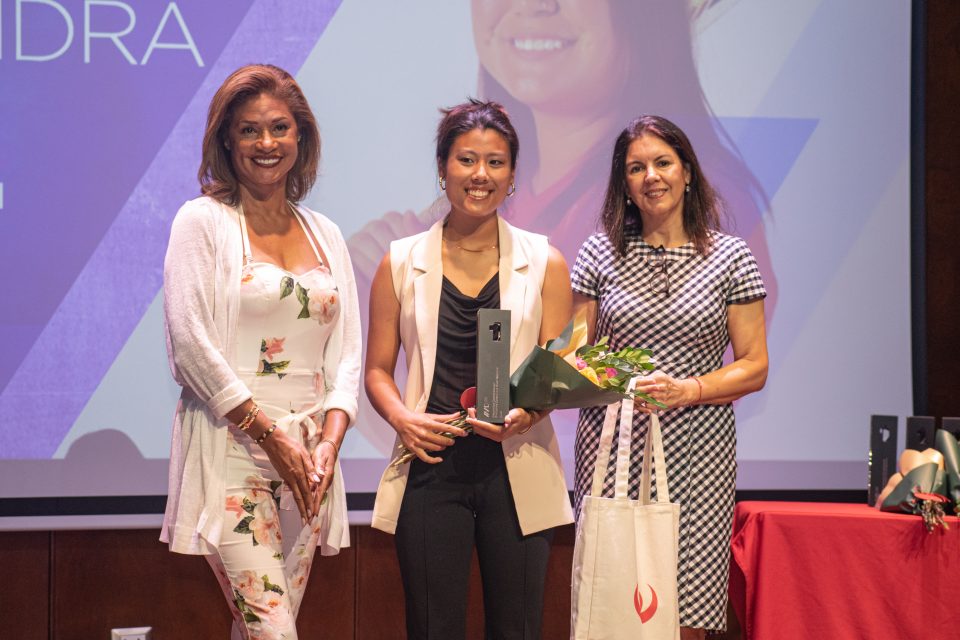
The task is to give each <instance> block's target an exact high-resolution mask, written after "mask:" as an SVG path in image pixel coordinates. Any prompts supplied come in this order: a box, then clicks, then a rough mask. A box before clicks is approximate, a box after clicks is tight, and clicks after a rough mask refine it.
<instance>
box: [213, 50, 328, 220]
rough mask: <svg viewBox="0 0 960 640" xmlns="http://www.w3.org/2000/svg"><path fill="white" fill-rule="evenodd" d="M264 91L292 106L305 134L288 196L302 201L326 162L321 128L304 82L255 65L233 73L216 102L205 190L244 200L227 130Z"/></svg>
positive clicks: (233, 202) (232, 201)
mask: <svg viewBox="0 0 960 640" xmlns="http://www.w3.org/2000/svg"><path fill="white" fill-rule="evenodd" d="M264 93H265V94H267V95H270V96H273V97H274V98H277V99H278V100H281V101H283V103H284V104H285V105H287V108H288V109H290V113H291V114H292V115H293V119H294V120H295V121H296V123H297V132H298V133H299V135H300V141H299V142H298V143H297V161H296V163H294V165H293V167H292V168H291V169H290V173H288V174H287V185H286V196H287V200H290V201H291V202H300V201H301V200H303V199H304V198H305V197H306V195H307V194H308V193H309V192H310V189H311V188H312V187H313V183H314V182H316V180H317V168H318V167H319V166H320V132H319V130H318V127H317V121H316V119H315V118H314V117H313V112H312V111H310V105H309V104H308V103H307V99H306V97H304V95H303V91H302V90H301V89H300V85H298V84H297V81H296V80H294V79H293V76H291V75H290V74H289V73H287V72H286V71H284V70H283V69H281V68H280V67H275V66H274V65H272V64H250V65H247V66H244V67H240V68H239V69H237V70H236V71H234V72H233V73H231V74H230V76H229V77H228V78H227V79H226V80H224V81H223V84H222V85H221V86H220V88H219V89H217V92H216V94H214V96H213V100H211V101H210V110H209V111H208V112H207V128H206V131H205V132H204V134H203V152H202V160H201V162H200V169H199V171H198V172H197V177H198V179H199V180H200V190H201V192H202V193H203V194H204V195H207V196H210V197H211V198H214V199H216V200H219V201H220V202H223V203H224V204H228V205H231V206H236V205H237V204H239V203H240V184H239V182H238V181H237V176H236V175H235V174H234V172H233V164H232V163H231V162H230V152H229V151H228V150H227V148H226V142H227V132H228V129H229V127H230V122H231V121H232V120H233V115H234V112H235V111H236V110H237V108H238V107H239V106H240V105H241V104H243V103H244V102H246V101H247V100H249V99H250V98H255V97H256V96H259V95H260V94H264Z"/></svg>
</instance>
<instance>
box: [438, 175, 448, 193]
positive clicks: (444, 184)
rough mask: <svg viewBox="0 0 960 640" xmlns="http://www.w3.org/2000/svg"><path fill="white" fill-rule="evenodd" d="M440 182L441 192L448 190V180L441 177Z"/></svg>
mask: <svg viewBox="0 0 960 640" xmlns="http://www.w3.org/2000/svg"><path fill="white" fill-rule="evenodd" d="M439 182H440V191H446V190H447V179H446V178H444V177H443V176H440V180H439Z"/></svg>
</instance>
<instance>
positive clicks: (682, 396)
mask: <svg viewBox="0 0 960 640" xmlns="http://www.w3.org/2000/svg"><path fill="white" fill-rule="evenodd" d="M699 390H700V387H699V385H698V384H697V381H696V380H694V379H693V378H684V379H683V380H677V379H676V378H674V377H672V376H668V375H667V374H665V373H664V372H662V371H654V372H653V373H651V374H650V375H649V376H645V377H643V378H640V379H639V380H637V385H636V387H635V391H639V392H641V393H646V394H648V395H649V396H650V397H652V398H653V399H654V400H658V401H659V402H662V403H663V404H665V405H667V409H673V408H675V407H685V406H687V405H690V404H694V403H695V402H696V401H697V396H698V392H699ZM633 406H634V410H635V411H640V412H641V413H653V412H655V411H661V410H662V409H660V408H659V407H657V406H655V405H651V404H647V403H646V402H644V401H643V400H641V399H639V398H637V400H636V402H634V405H633Z"/></svg>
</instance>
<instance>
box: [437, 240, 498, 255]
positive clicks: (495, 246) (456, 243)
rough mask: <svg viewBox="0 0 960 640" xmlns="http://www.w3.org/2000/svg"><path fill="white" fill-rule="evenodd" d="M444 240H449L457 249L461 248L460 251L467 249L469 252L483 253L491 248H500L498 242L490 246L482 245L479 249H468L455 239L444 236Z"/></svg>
mask: <svg viewBox="0 0 960 640" xmlns="http://www.w3.org/2000/svg"><path fill="white" fill-rule="evenodd" d="M443 241H444V242H447V243H449V244H452V245H453V246H455V247H456V248H457V249H460V251H466V252H467V253H483V252H484V251H490V250H491V249H497V248H499V247H498V246H497V245H496V244H491V245H490V246H487V247H480V248H479V249H468V248H466V247H465V246H463V245H462V244H460V243H459V242H456V241H454V240H450V239H449V238H444V239H443Z"/></svg>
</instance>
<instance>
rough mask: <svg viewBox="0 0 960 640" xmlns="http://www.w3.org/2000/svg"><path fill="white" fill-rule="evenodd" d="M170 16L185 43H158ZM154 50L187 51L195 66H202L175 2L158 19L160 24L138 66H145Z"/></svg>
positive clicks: (188, 30)
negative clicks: (174, 19)
mask: <svg viewBox="0 0 960 640" xmlns="http://www.w3.org/2000/svg"><path fill="white" fill-rule="evenodd" d="M170 14H173V17H174V18H176V19H177V24H179V25H180V32H181V33H182V34H183V37H184V39H186V42H158V40H159V39H160V34H161V33H163V28H164V27H165V26H167V19H168V18H169V17H170ZM154 49H187V50H189V51H190V53H192V54H193V58H194V60H196V61H197V66H198V67H202V66H203V58H201V57H200V52H199V51H198V50H197V45H196V44H195V43H194V41H193V36H191V35H190V29H188V28H187V23H185V22H184V21H183V16H182V15H181V14H180V9H179V8H177V3H176V2H171V3H170V4H169V5H167V10H166V11H165V12H164V13H163V17H162V18H160V24H158V25H157V30H156V31H155V32H154V34H153V39H152V40H150V46H149V47H147V52H146V53H144V54H143V60H141V61H140V64H147V60H149V59H150V54H151V53H153V50H154Z"/></svg>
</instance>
